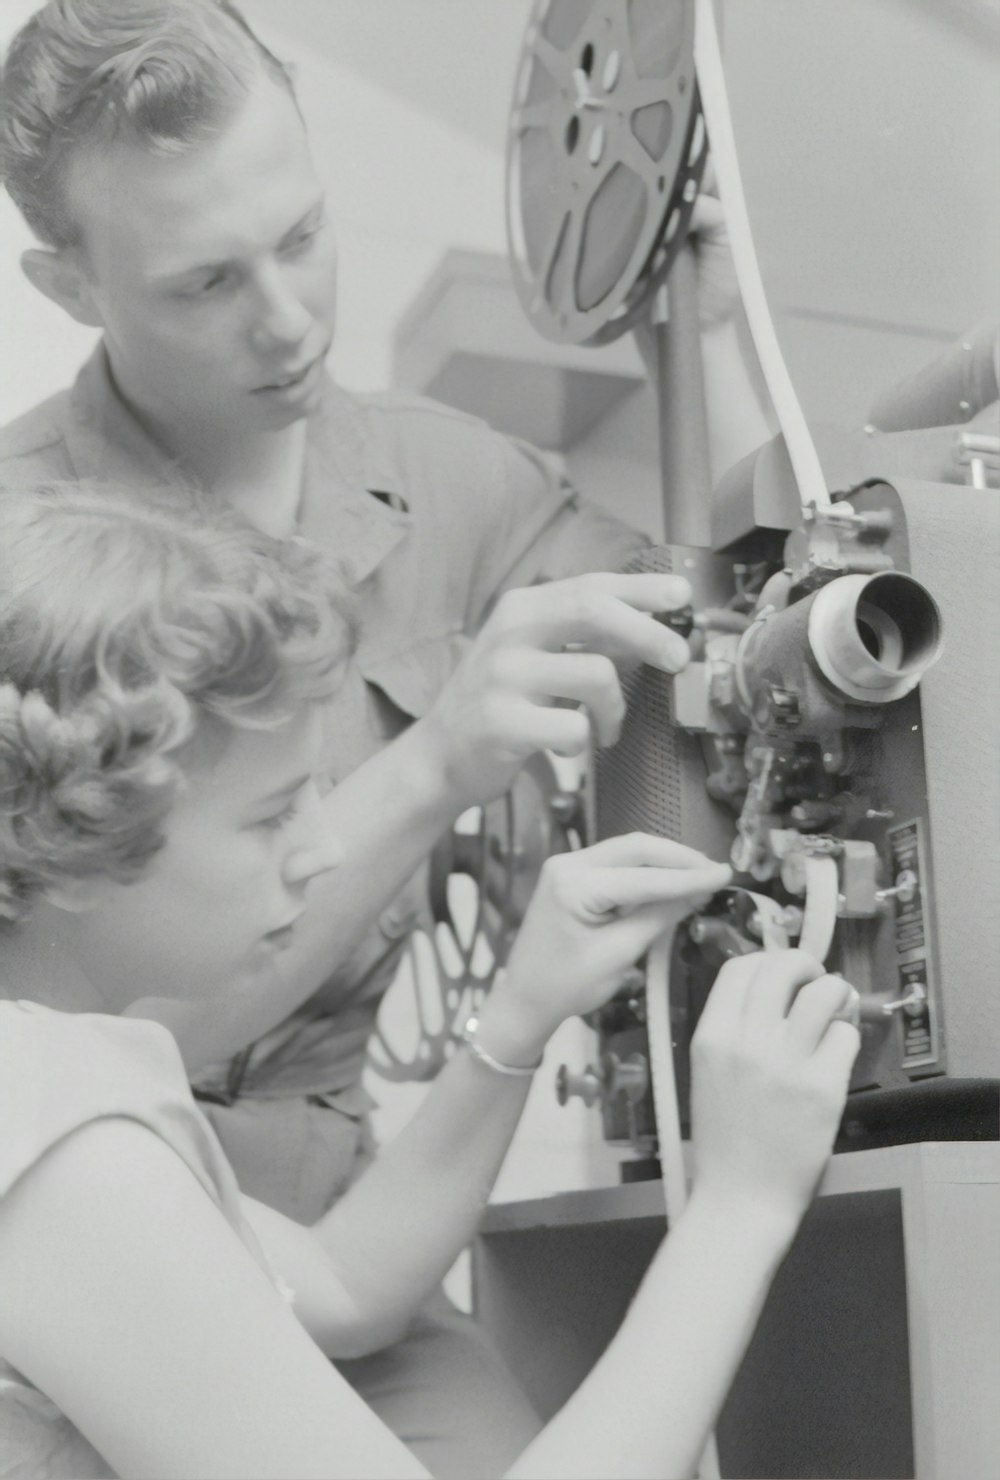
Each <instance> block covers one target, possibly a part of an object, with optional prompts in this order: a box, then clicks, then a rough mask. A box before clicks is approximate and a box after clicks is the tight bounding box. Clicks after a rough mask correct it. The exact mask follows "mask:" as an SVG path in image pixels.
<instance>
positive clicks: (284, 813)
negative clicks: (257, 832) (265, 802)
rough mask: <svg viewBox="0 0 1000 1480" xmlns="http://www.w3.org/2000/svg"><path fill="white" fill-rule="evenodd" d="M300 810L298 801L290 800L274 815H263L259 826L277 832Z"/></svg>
mask: <svg viewBox="0 0 1000 1480" xmlns="http://www.w3.org/2000/svg"><path fill="white" fill-rule="evenodd" d="M297 810H298V802H297V801H292V802H289V803H288V805H287V807H282V809H281V811H280V812H275V813H274V815H273V816H272V817H262V818H261V820H260V822H258V824H257V826H258V827H263V828H266V829H267V830H268V831H269V832H277V831H278V829H279V828H282V827H286V826H287V824H288V823H289V822H291V820H292V818H293V817H294V816H295V813H296V811H297Z"/></svg>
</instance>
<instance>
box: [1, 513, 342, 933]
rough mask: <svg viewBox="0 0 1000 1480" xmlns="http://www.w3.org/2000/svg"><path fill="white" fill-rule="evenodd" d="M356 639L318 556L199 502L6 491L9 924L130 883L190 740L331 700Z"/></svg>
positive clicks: (304, 545) (5, 884)
mask: <svg viewBox="0 0 1000 1480" xmlns="http://www.w3.org/2000/svg"><path fill="white" fill-rule="evenodd" d="M352 634H353V624H352V619H351V615H350V606H349V601H348V598H347V597H346V595H345V594H344V589H343V586H342V583H341V581H340V579H339V575H338V573H337V572H336V571H335V570H334V569H333V568H332V567H331V566H330V565H329V564H327V562H326V561H325V559H324V557H323V555H322V554H321V553H320V552H319V550H318V549H316V547H314V546H313V545H311V544H309V543H308V542H306V541H304V540H298V539H295V540H290V541H278V540H273V539H271V538H270V537H268V536H267V535H264V534H261V533H260V532H259V531H257V530H255V529H253V528H251V527H250V526H249V525H248V524H246V523H245V521H243V520H242V519H241V518H239V516H237V515H236V514H231V513H223V512H221V511H220V510H218V509H217V508H215V507H214V506H211V505H210V504H209V503H208V502H207V501H205V500H202V499H201V498H199V497H198V496H196V495H190V496H187V495H182V494H179V493H173V492H171V493H170V494H169V495H168V494H164V495H163V496H162V497H156V498H151V497H148V496H147V495H146V494H145V493H144V494H143V496H142V498H141V499H140V498H139V496H137V495H136V494H135V493H134V492H132V491H131V490H122V489H114V488H108V487H101V486H99V485H77V484H73V485H52V486H47V487H42V488H36V489H21V490H16V489H11V490H4V491H0V920H2V919H7V920H16V919H18V918H20V917H21V916H22V915H23V914H24V913H25V912H26V911H27V910H28V909H29V908H30V905H31V903H32V901H33V899H35V898H36V897H37V896H38V895H39V894H42V893H44V892H45V890H46V889H47V888H51V887H52V886H54V885H58V884H59V883H65V882H66V881H68V880H70V879H75V878H81V877H87V876H92V875H95V874H99V875H104V876H106V877H111V878H115V879H119V880H122V881H128V880H129V879H132V878H136V877H138V876H139V874H140V873H141V872H142V870H143V869H144V867H145V866H146V864H147V863H148V861H149V860H150V858H151V857H152V856H153V854H154V853H155V852H156V851H157V849H158V848H159V847H160V846H161V845H162V842H163V829H162V824H163V822H164V819H165V818H166V816H167V814H168V813H169V811H170V808H171V806H172V804H173V801H174V798H175V796H176V794H177V790H178V787H179V786H180V785H181V784H182V781H183V774H184V767H185V763H186V762H187V763H190V762H189V760H188V757H189V756H190V755H191V754H192V751H191V750H190V748H189V742H191V741H192V740H193V739H194V738H195V736H196V735H198V734H201V733H203V732H204V731H205V730H206V729H216V730H217V729H219V728H220V727H222V728H223V730H224V727H226V726H230V727H236V728H244V729H246V728H253V729H263V728H272V727H274V726H275V725H277V724H280V723H282V722H285V721H287V720H288V719H289V718H290V717H292V716H294V715H295V714H296V713H297V712H298V711H299V710H300V709H301V708H303V707H304V706H305V705H306V704H308V703H309V702H312V701H316V700H321V699H324V698H327V697H329V696H330V695H331V694H332V693H333V692H334V691H335V690H336V687H337V685H338V683H339V681H340V679H341V677H342V673H343V669H344V665H345V662H346V660H347V658H348V656H349V653H350V650H351V645H352Z"/></svg>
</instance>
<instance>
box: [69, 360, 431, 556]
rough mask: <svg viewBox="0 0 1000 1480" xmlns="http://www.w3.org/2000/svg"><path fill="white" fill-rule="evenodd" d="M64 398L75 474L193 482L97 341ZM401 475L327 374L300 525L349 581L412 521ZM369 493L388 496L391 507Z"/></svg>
mask: <svg viewBox="0 0 1000 1480" xmlns="http://www.w3.org/2000/svg"><path fill="white" fill-rule="evenodd" d="M71 404H72V412H73V414H72V418H71V423H70V426H69V428H68V430H67V436H66V442H67V448H68V451H69V455H70V461H71V462H72V464H73V468H74V471H75V473H76V475H77V477H79V478H98V479H103V480H104V481H108V482H110V481H117V482H124V483H129V482H134V480H135V477H136V472H137V469H141V471H142V473H143V474H145V475H146V477H147V479H148V478H149V475H152V477H153V479H154V480H155V481H157V482H160V483H165V484H174V485H176V484H178V483H179V482H184V483H188V484H193V483H194V482H195V481H196V480H195V479H194V478H193V477H192V476H191V475H190V474H189V473H188V472H186V470H185V469H184V467H183V465H182V464H181V463H179V462H178V461H176V460H175V459H173V458H171V457H168V456H167V454H166V453H165V452H164V451H163V449H162V448H161V447H160V446H159V445H158V444H157V443H156V442H155V441H154V440H153V438H152V437H150V436H149V435H148V433H147V432H145V431H144V430H143V428H142V427H141V426H140V424H139V422H138V421H137V420H136V418H135V416H133V414H132V412H131V411H130V410H129V408H128V407H127V406H126V404H125V402H124V401H123V400H122V398H121V396H120V395H119V393H118V390H117V387H116V386H115V384H114V381H113V380H112V378H111V369H110V366H109V363H108V356H107V351H106V349H105V347H104V344H103V343H101V344H99V345H98V346H97V348H96V350H95V351H94V353H93V354H92V355H91V357H90V359H89V360H88V361H87V363H86V364H85V365H84V366H83V368H82V370H81V371H80V373H79V375H78V376H77V379H76V383H75V385H74V387H73V391H72V396H71ZM404 481H405V480H404V478H403V476H402V473H401V470H400V468H399V467H398V465H397V463H396V461H395V459H394V458H393V457H392V456H391V454H390V452H389V451H388V449H387V448H385V447H384V446H382V445H381V444H380V442H379V440H378V438H377V436H375V435H374V434H373V429H372V426H371V421H370V413H369V411H368V409H367V408H366V407H365V406H364V405H363V404H362V403H359V402H357V401H355V400H354V398H353V397H352V396H350V395H348V394H347V392H346V391H343V390H341V389H340V388H339V387H338V386H336V385H335V384H334V383H333V381H332V380H330V379H329V378H328V379H327V380H326V383H325V386H324V390H323V395H322V398H321V400H320V404H319V406H318V407H317V409H316V410H315V412H313V414H312V416H311V417H310V418H309V427H308V436H307V440H306V465H305V474H304V478H303V485H302V499H301V503H300V505H299V524H298V532H299V533H300V534H302V535H305V536H306V537H307V538H309V539H313V540H315V541H316V542H317V543H318V544H321V545H322V546H323V547H324V548H325V549H327V550H329V551H330V552H331V553H333V554H334V555H335V556H337V557H338V558H339V560H340V563H341V565H342V567H343V569H344V573H345V576H346V577H347V579H348V580H349V581H350V582H351V584H352V585H360V583H361V582H362V581H364V580H365V579H366V578H367V577H368V576H369V575H371V574H372V572H373V571H374V570H375V569H376V568H377V567H378V566H379V565H381V563H382V561H383V560H384V559H385V558H386V556H387V555H389V553H390V552H391V551H392V550H394V549H395V548H396V546H397V545H398V544H399V543H400V541H401V540H402V539H403V538H404V536H405V534H406V531H407V529H408V527H409V525H410V522H411V515H410V513H409V511H408V510H407V508H406V502H405V496H404V491H403V490H404ZM373 492H374V493H380V494H387V495H389V496H390V498H391V499H392V502H393V503H394V504H396V505H397V507H390V506H387V505H386V504H385V503H383V502H381V501H380V499H378V498H377V497H373V496H372V494H373Z"/></svg>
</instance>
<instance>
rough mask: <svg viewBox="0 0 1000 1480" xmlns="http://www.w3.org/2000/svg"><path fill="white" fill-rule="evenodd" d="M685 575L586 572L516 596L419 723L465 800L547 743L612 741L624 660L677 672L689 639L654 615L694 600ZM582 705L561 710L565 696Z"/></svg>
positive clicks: (504, 781)
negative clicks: (686, 639) (684, 578)
mask: <svg viewBox="0 0 1000 1480" xmlns="http://www.w3.org/2000/svg"><path fill="white" fill-rule="evenodd" d="M690 599H691V589H690V587H689V585H688V583H687V581H685V580H683V579H681V578H680V577H678V576H670V575H658V574H655V573H652V574H643V575H604V574H598V575H583V576H573V577H571V578H570V579H568V580H564V581H551V582H549V583H548V584H546V585H543V586H532V587H530V588H528V589H527V590H523V591H508V592H506V593H505V594H504V595H503V596H501V597H500V600H499V601H498V602H497V604H496V606H495V607H494V609H493V611H492V613H491V614H490V617H489V618H488V620H487V621H486V623H485V624H484V626H483V628H482V629H481V631H480V632H479V634H478V636H477V637H476V638H475V639H474V641H473V642H472V644H471V646H470V648H469V649H468V651H467V652H466V653H465V655H464V656H463V658H462V660H461V662H460V663H459V665H458V667H457V668H456V670H455V672H454V673H453V674H452V676H451V678H450V679H449V681H448V683H447V684H446V685H445V687H444V689H443V690H442V691H441V693H440V695H439V696H438V698H437V700H436V702H435V704H434V707H433V709H432V710H431V711H430V713H429V714H428V715H427V716H426V718H425V719H424V720H423V721H421V724H422V725H423V727H424V731H425V734H426V736H427V738H428V741H429V743H430V744H431V745H432V747H434V748H435V749H436V751H437V753H438V754H439V755H440V757H441V760H442V763H443V765H444V768H445V773H446V776H447V780H448V785H449V787H451V788H452V789H453V792H454V796H455V800H456V803H458V804H461V806H471V805H472V804H473V803H475V802H483V801H489V800H491V799H492V798H494V797H497V796H500V795H501V794H502V793H503V792H504V791H506V789H507V787H508V786H509V785H510V783H511V781H512V780H513V778H514V776H515V775H516V774H517V772H518V770H519V769H520V768H521V766H522V765H523V764H524V762H525V761H526V760H527V759H528V757H529V756H531V755H533V754H534V753H535V752H536V751H539V750H552V751H554V752H555V753H556V754H557V755H566V756H570V755H580V754H581V753H582V752H583V751H585V750H586V748H587V746H588V744H589V743H590V740H591V738H592V737H593V739H594V741H595V742H596V744H598V745H613V744H614V743H615V741H616V740H617V739H618V736H619V734H620V732H621V724H622V719H623V717H624V712H625V703H624V699H623V698H622V691H621V683H620V681H619V677H618V671H617V669H616V667H615V664H616V663H618V664H621V665H623V666H625V667H634V666H635V664H637V663H648V664H650V665H651V666H652V667H654V668H658V669H660V670H661V672H664V673H677V672H679V671H680V669H682V668H683V667H684V666H685V664H686V663H687V661H688V649H687V644H686V643H685V642H684V640H683V638H681V637H679V636H678V635H677V634H676V633H675V632H672V631H670V630H669V628H667V627H665V626H664V625H663V624H662V623H660V622H657V621H654V620H653V617H652V616H651V615H650V614H651V613H654V612H666V611H673V610H676V609H677V608H679V607H683V606H685V605H687V603H688V602H689V601H690ZM567 702H568V703H569V704H571V705H573V706H579V707H578V708H577V707H571V708H566V707H561V706H564V705H565V704H566V703H567Z"/></svg>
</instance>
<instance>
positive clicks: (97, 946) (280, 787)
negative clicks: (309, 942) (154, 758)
mask: <svg viewBox="0 0 1000 1480" xmlns="http://www.w3.org/2000/svg"><path fill="white" fill-rule="evenodd" d="M320 744H321V722H320V716H319V712H318V710H317V709H316V708H315V707H310V709H309V710H308V711H304V712H303V713H302V714H300V715H299V716H297V717H296V718H295V719H293V720H291V721H289V722H288V723H286V724H284V725H282V726H281V728H280V729H277V730H269V731H260V730H237V731H232V732H229V731H227V732H225V733H223V734H218V733H212V734H209V735H208V736H204V737H200V738H199V739H198V740H197V741H196V742H195V744H194V746H193V747H192V751H191V753H190V761H189V764H188V765H187V766H186V767H185V785H184V789H183V791H182V792H181V794H180V796H179V798H178V800H177V801H176V803H175V805H174V807H173V808H172V810H171V812H170V814H169V816H168V818H167V820H166V824H165V827H164V833H165V838H166V841H165V843H164V845H163V847H162V848H161V849H160V850H159V852H158V853H156V854H155V855H154V856H153V858H152V860H151V862H150V864H149V865H148V867H147V869H146V870H145V872H144V873H143V875H142V876H141V878H139V879H138V880H137V881H135V882H133V883H117V882H114V881H112V880H101V881H96V883H95V886H94V893H93V896H92V898H91V900H90V903H89V907H88V908H86V909H85V910H83V911H82V912H81V913H79V914H77V915H75V916H74V917H73V932H74V942H73V944H74V950H75V954H76V956H77V959H78V961H79V962H80V964H81V966H82V967H83V969H84V971H85V973H86V974H87V975H88V976H89V977H90V979H91V980H92V981H93V982H94V984H95V986H97V987H98V988H99V989H100V990H101V992H102V994H103V995H104V997H105V1000H107V1001H108V1004H109V1007H113V1008H117V1009H118V1010H122V1009H123V1008H129V1009H130V1010H132V1011H133V1012H136V1013H137V1014H138V1015H140V1016H150V1017H154V1018H157V1019H158V1020H160V1021H162V1022H165V1023H166V1025H167V1026H168V1027H171V1028H172V1029H173V1030H174V1031H175V1032H176V1033H177V1036H178V1038H179V1040H180V1041H181V1042H182V1043H184V1042H185V1040H186V1042H187V1043H188V1044H191V1043H196V1044H197V1045H198V1047H199V1049H200V1050H201V1052H202V1054H203V1055H204V1058H205V1059H206V1060H208V1059H213V1058H216V1057H222V1056H224V1055H226V1054H228V1053H232V1052H234V1051H235V1050H236V1049H237V1048H239V1047H241V1046H242V1045H243V1044H244V1043H247V1042H249V1041H251V1040H252V1039H253V1038H255V1037H258V1036H259V1035H260V1033H262V1032H265V1031H266V1030H267V1029H268V1028H270V1027H273V1026H274V1024H275V1023H276V1022H278V1021H280V1020H281V1019H282V1018H283V1017H285V1016H287V1014H288V1012H289V1011H291V1010H292V1009H293V1008H294V1007H296V1006H297V1005H298V1002H297V1001H293V1000H290V992H291V990H292V989H290V988H288V987H287V986H286V983H285V981H284V977H283V972H282V959H283V956H284V954H285V952H286V951H288V950H289V948H290V947H292V946H293V944H294V941H295V929H296V921H297V920H298V918H299V917H300V915H301V914H302V913H303V911H304V909H305V906H306V888H307V885H308V883H309V881H310V880H311V879H313V878H314V877H315V876H316V875H318V874H320V873H323V872H325V871H327V870H329V869H331V868H335V867H336V866H337V864H338V863H339V862H340V859H341V852H342V850H341V847H340V844H339V843H338V842H337V841H336V840H335V839H334V838H332V837H331V836H330V831H329V825H328V823H327V820H326V813H325V810H324V808H323V805H322V803H321V802H320V799H319V796H318V793H317V791H316V785H315V781H314V774H315V768H316V765H317V762H318V759H319V751H320Z"/></svg>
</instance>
